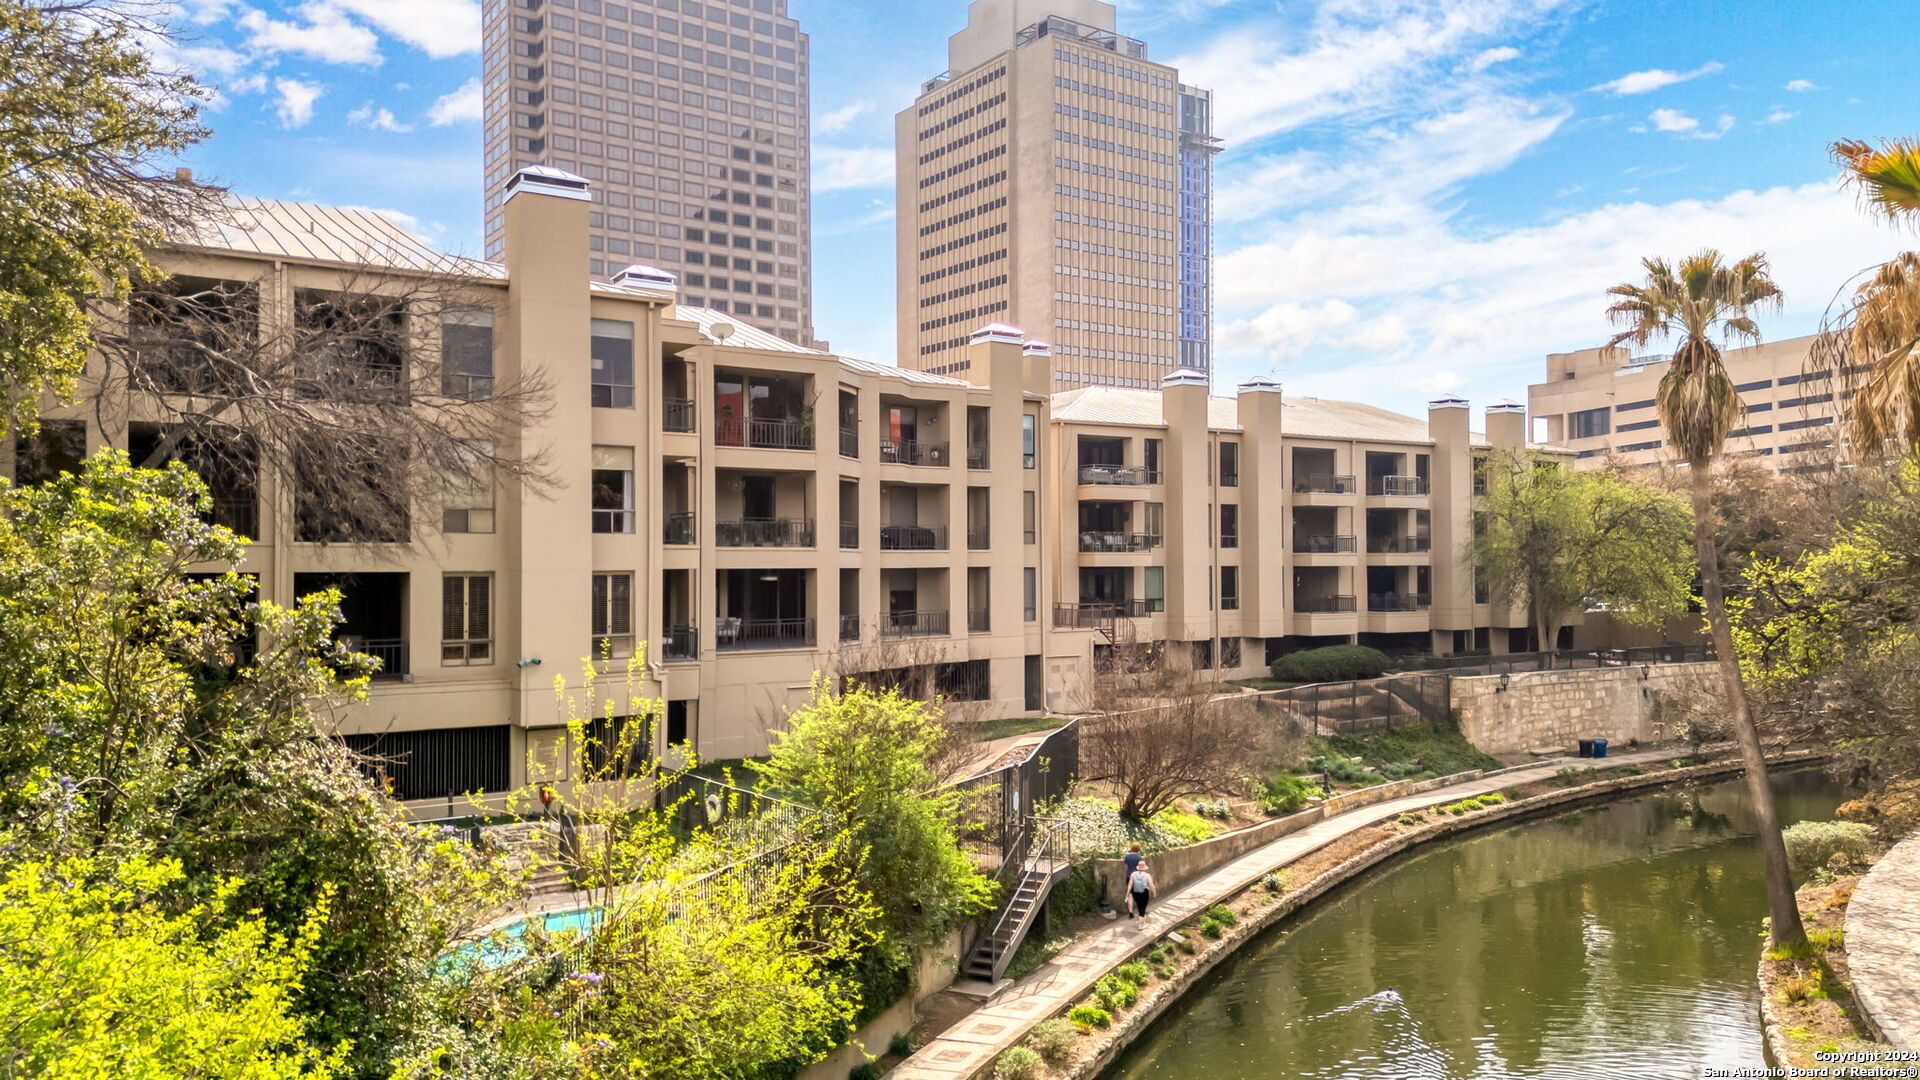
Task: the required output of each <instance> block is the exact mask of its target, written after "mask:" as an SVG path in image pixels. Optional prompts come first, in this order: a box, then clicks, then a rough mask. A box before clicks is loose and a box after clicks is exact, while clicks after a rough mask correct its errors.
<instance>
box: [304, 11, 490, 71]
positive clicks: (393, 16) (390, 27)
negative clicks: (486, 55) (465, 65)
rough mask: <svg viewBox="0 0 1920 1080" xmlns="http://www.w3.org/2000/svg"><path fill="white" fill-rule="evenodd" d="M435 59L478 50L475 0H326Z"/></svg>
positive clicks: (477, 12) (478, 17)
mask: <svg viewBox="0 0 1920 1080" xmlns="http://www.w3.org/2000/svg"><path fill="white" fill-rule="evenodd" d="M327 2H328V3H330V4H333V5H335V6H337V7H340V8H342V9H344V10H346V11H350V12H352V13H353V14H355V15H358V16H360V17H361V18H363V19H365V20H367V21H368V22H370V23H372V24H373V25H375V26H377V27H379V28H380V29H381V30H382V31H384V32H386V33H388V34H391V35H393V36H394V37H397V38H399V39H400V40H401V41H404V42H406V43H407V44H409V45H412V46H413V47H415V48H417V49H419V50H420V51H422V52H424V53H426V54H427V55H428V56H431V57H433V58H434V59H435V60H441V59H445V58H446V57H449V56H460V55H462V54H464V53H470V52H478V51H480V5H479V3H478V2H477V0H327Z"/></svg>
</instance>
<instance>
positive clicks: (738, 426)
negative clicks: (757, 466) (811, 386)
mask: <svg viewBox="0 0 1920 1080" xmlns="http://www.w3.org/2000/svg"><path fill="white" fill-rule="evenodd" d="M713 441H714V442H716V443H718V444H719V445H721V446H750V447H753V448H755V449H759V450H811V449H813V425H812V424H811V423H808V422H806V421H804V420H801V419H799V418H797V417H793V418H788V419H784V420H762V419H758V418H756V419H752V420H742V419H740V418H739V417H722V418H721V419H720V420H718V421H717V422H715V424H714V425H713Z"/></svg>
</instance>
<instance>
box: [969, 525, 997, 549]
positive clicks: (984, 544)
mask: <svg viewBox="0 0 1920 1080" xmlns="http://www.w3.org/2000/svg"><path fill="white" fill-rule="evenodd" d="M992 542H993V538H992V534H991V533H989V532H988V531H987V529H986V528H985V527H984V526H983V527H981V528H978V529H968V530H967V550H968V551H985V550H987V548H988V546H989V545H990V544H991V543H992Z"/></svg>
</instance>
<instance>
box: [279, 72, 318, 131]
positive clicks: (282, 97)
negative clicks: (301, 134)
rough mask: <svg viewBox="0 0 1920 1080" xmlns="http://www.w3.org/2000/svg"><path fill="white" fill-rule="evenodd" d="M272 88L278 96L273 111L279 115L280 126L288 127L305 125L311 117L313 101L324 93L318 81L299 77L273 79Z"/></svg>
mask: <svg viewBox="0 0 1920 1080" xmlns="http://www.w3.org/2000/svg"><path fill="white" fill-rule="evenodd" d="M273 89H274V92H275V94H277V95H278V98H279V101H278V104H276V105H275V106H274V111H275V112H276V113H278V114H279V116H280V126H281V127H283V128H288V129H292V128H303V127H306V126H307V122H308V121H310V120H312V119H313V103H314V102H316V101H319V100H320V95H321V94H324V93H326V88H325V87H323V86H321V85H320V84H319V83H314V82H301V81H300V80H299V79H275V80H273Z"/></svg>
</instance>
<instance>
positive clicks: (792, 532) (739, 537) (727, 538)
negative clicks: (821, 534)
mask: <svg viewBox="0 0 1920 1080" xmlns="http://www.w3.org/2000/svg"><path fill="white" fill-rule="evenodd" d="M713 542H714V544H715V545H717V546H719V547H812V546H813V519H812V518H742V519H740V520H739V521H716V522H714V523H713Z"/></svg>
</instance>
